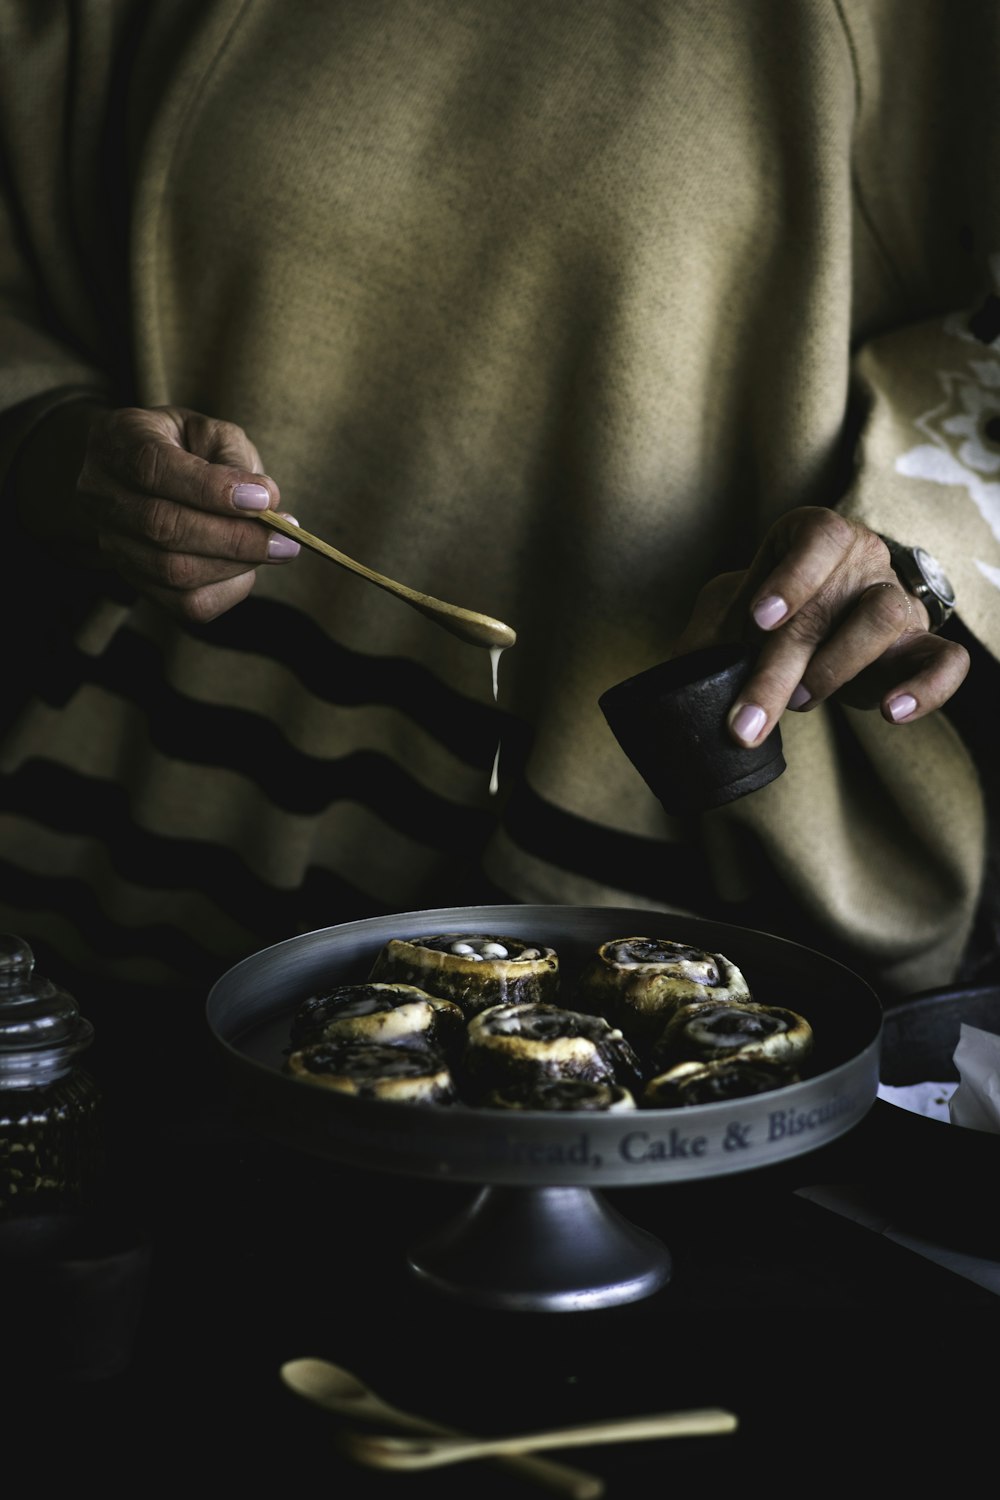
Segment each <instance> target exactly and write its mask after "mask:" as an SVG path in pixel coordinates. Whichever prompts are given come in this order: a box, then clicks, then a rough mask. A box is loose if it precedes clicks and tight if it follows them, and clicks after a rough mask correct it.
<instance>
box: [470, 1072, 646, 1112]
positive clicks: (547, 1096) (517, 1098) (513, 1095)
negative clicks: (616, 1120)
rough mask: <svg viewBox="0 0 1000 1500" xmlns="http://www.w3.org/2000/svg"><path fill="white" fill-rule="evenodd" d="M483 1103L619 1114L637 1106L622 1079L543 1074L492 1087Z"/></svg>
mask: <svg viewBox="0 0 1000 1500" xmlns="http://www.w3.org/2000/svg"><path fill="white" fill-rule="evenodd" d="M480 1103H481V1104H482V1105H483V1106H484V1107H485V1108H486V1109H538V1110H582V1111H584V1112H585V1113H590V1114H593V1113H594V1112H596V1111H602V1112H603V1113H606V1114H618V1113H621V1112H622V1111H624V1110H629V1109H636V1108H637V1105H636V1102H635V1096H634V1095H633V1094H632V1092H631V1090H630V1089H627V1088H625V1087H624V1086H623V1085H622V1084H620V1083H588V1082H587V1081H586V1079H583V1078H540V1079H537V1080H536V1081H535V1082H534V1083H528V1084H521V1085H514V1086H510V1087H507V1088H502V1089H492V1090H491V1091H490V1092H489V1093H488V1094H487V1095H486V1097H485V1098H484V1099H482V1100H480Z"/></svg>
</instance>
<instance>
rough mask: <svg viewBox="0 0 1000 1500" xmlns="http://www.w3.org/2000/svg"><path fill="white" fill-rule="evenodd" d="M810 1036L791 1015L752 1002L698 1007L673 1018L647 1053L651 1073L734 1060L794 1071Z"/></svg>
mask: <svg viewBox="0 0 1000 1500" xmlns="http://www.w3.org/2000/svg"><path fill="white" fill-rule="evenodd" d="M812 1046H813V1031H812V1027H811V1026H810V1025H809V1022H808V1021H807V1020H806V1019H805V1017H804V1016H800V1015H799V1014H798V1012H797V1011H794V1010H786V1009H784V1008H783V1007H782V1006H778V1005H757V1004H755V1003H754V1002H753V1001H749V1000H748V1001H745V1002H744V1003H742V1004H741V1003H739V1002H736V1001H729V1002H725V1001H715V1000H708V1001H704V1002H703V1003H702V1004H700V1005H684V1006H682V1007H681V1008H680V1010H677V1011H675V1012H674V1014H673V1015H672V1016H671V1018H670V1020H669V1021H668V1022H667V1024H666V1026H665V1027H664V1029H663V1031H662V1032H661V1034H660V1036H659V1037H658V1038H657V1040H656V1041H655V1042H654V1043H653V1046H652V1048H651V1052H650V1061H651V1065H652V1071H653V1072H654V1073H662V1072H663V1071H664V1070H665V1069H666V1068H668V1067H670V1066H671V1064H673V1063H676V1062H717V1061H718V1060H719V1059H720V1058H723V1057H731V1056H734V1055H736V1054H738V1055H739V1056H740V1057H744V1058H764V1059H766V1060H767V1061H769V1062H776V1063H782V1064H784V1065H785V1066H790V1067H794V1068H796V1069H798V1068H800V1067H801V1066H802V1064H803V1063H804V1062H805V1060H806V1058H807V1057H808V1056H809V1054H810V1052H811V1051H812Z"/></svg>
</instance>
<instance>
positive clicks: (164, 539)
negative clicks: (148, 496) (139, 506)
mask: <svg viewBox="0 0 1000 1500" xmlns="http://www.w3.org/2000/svg"><path fill="white" fill-rule="evenodd" d="M182 520H183V517H182V513H181V510H180V507H179V506H177V505H175V504H174V502H173V501H172V500H152V501H150V503H149V504H148V505H147V506H146V507H145V509H144V511H143V531H144V532H145V534H146V536H147V537H148V539H149V540H150V541H151V542H152V543H153V545H154V546H156V547H161V548H163V549H164V550H165V551H171V550H173V549H176V547H177V545H178V541H179V539H180V534H181V529H182Z"/></svg>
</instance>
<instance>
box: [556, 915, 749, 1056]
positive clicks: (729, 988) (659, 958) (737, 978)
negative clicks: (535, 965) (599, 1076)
mask: <svg viewBox="0 0 1000 1500" xmlns="http://www.w3.org/2000/svg"><path fill="white" fill-rule="evenodd" d="M750 998H751V995H750V988H749V985H748V984H747V982H746V980H745V979H744V977H743V975H742V974H741V973H740V970H739V969H738V968H737V967H736V965H735V964H734V963H731V962H730V960H729V959H728V958H726V957H725V955H724V954H722V953H707V952H705V951H704V950H703V949H701V948H692V947H691V946H690V944H688V943H676V942H673V941H671V940H670V939H666V938H649V937H625V938H612V939H611V940H610V941H609V942H606V943H602V944H601V946H600V947H599V948H598V949H597V951H596V952H595V953H594V954H593V955H592V957H591V958H590V959H589V961H588V962H587V963H586V964H585V965H584V967H583V970H582V971H581V974H580V977H579V980H578V983H577V996H576V1001H577V1004H578V1005H579V1006H580V1008H581V1009H582V1010H586V1011H590V1012H592V1013H593V1014H594V1015H597V1016H606V1017H607V1018H608V1020H609V1021H613V1022H614V1024H615V1025H616V1026H620V1027H621V1028H622V1030H623V1031H624V1032H625V1033H626V1035H627V1036H628V1037H630V1038H631V1040H632V1042H633V1043H634V1044H635V1046H636V1047H637V1048H639V1049H640V1051H642V1050H645V1049H647V1048H648V1047H649V1046H650V1044H651V1043H652V1042H653V1041H654V1040H655V1038H656V1037H657V1036H658V1035H659V1033H660V1032H661V1031H662V1030H663V1028H664V1025H665V1024H666V1022H667V1020H668V1019H669V1018H670V1016H671V1015H672V1014H673V1012H674V1011H675V1010H676V1009H677V1008H678V1006H681V1005H686V1004H689V1003H690V1002H692V1001H695V1000H709V999H711V1000H749V999H750Z"/></svg>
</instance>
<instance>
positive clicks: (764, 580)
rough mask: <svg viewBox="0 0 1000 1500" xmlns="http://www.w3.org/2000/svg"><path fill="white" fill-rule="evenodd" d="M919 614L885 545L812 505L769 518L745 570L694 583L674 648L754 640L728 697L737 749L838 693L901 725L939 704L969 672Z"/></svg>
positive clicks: (963, 657)
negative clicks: (747, 668)
mask: <svg viewBox="0 0 1000 1500" xmlns="http://www.w3.org/2000/svg"><path fill="white" fill-rule="evenodd" d="M929 624H930V621H929V618H928V615H927V611H926V610H925V609H924V606H923V605H922V604H921V603H920V601H919V600H918V599H915V598H914V597H913V596H912V595H911V594H909V593H908V592H907V591H906V590H905V589H904V588H903V586H902V584H901V583H900V582H899V580H898V578H897V577H896V575H895V573H894V572H893V570H892V568H891V566H890V563H889V553H888V549H887V548H886V546H885V543H884V542H883V541H882V540H881V538H880V537H879V536H877V535H876V533H875V532H873V531H869V530H868V529H867V527H865V526H863V525H861V524H860V523H859V522H857V521H849V520H847V519H845V517H843V516H841V515H839V514H838V513H837V512H836V511H833V510H827V509H825V508H823V507H821V506H802V507H800V508H799V509H797V510H793V511H789V512H788V514H787V515H784V516H782V517H780V518H779V520H778V521H777V522H776V523H775V524H774V525H773V526H772V528H771V530H770V531H769V532H768V534H767V536H766V537H765V539H764V541H763V543H762V545H761V547H760V549H759V551H758V552H757V555H756V557H755V558H754V560H753V562H752V563H751V565H750V567H749V568H748V569H746V571H745V572H741V573H724V574H720V575H719V576H718V577H717V578H713V579H712V580H710V582H709V583H707V584H706V585H705V587H704V588H703V589H702V590H701V593H700V594H699V596H698V599H697V602H696V604H695V608H694V611H693V613H692V616H691V619H690V620H689V622H688V624H687V626H686V627H685V629H684V632H683V634H682V635H681V637H680V639H679V640H678V641H677V642H676V644H675V648H674V653H673V654H674V655H675V656H679V655H682V654H684V653H685V652H688V651H694V650H697V649H698V648H699V647H702V646H707V645H713V644H716V643H718V642H722V641H733V640H747V639H754V640H755V641H757V642H758V643H759V645H760V653H759V656H758V659H757V662H756V664H755V667H754V670H753V673H752V674H751V676H750V677H749V679H748V680H747V682H746V684H745V685H744V688H743V691H742V693H741V695H740V699H739V701H738V702H737V703H736V704H734V705H733V708H732V710H731V712H730V716H729V728H730V732H731V733H732V735H733V737H734V738H735V739H736V740H737V741H738V742H739V743H740V744H743V745H748V746H749V745H758V744H760V743H761V741H762V740H764V739H766V737H767V735H768V734H769V733H770V732H771V730H772V729H773V727H774V725H775V724H776V723H777V721H778V719H779V718H780V717H781V715H782V713H783V712H784V711H785V709H786V708H791V709H794V710H798V711H800V712H801V711H806V710H808V709H811V708H813V707H815V706H816V705H817V704H819V703H823V702H825V701H826V700H827V699H829V698H831V697H833V696H834V695H836V697H837V698H838V699H840V700H841V701H844V702H847V703H849V704H851V705H852V706H854V707H858V708H876V707H877V708H879V709H880V710H881V713H882V716H883V718H884V719H886V720H888V722H889V723H892V724H910V723H913V722H914V721H915V720H917V719H921V718H924V717H925V716H926V715H927V714H929V713H933V712H934V711H935V709H938V708H940V707H941V706H942V705H943V704H944V703H946V702H947V701H948V699H949V698H950V697H951V696H952V694H953V693H954V692H956V690H957V689H958V688H959V686H960V685H961V683H962V682H963V680H964V678H965V676H966V673H967V672H968V670H969V656H968V652H967V651H966V650H965V648H964V647H963V646H961V645H960V644H959V643H958V642H957V641H951V640H947V639H946V638H944V637H942V636H937V635H934V634H932V633H931V631H930V629H929Z"/></svg>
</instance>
